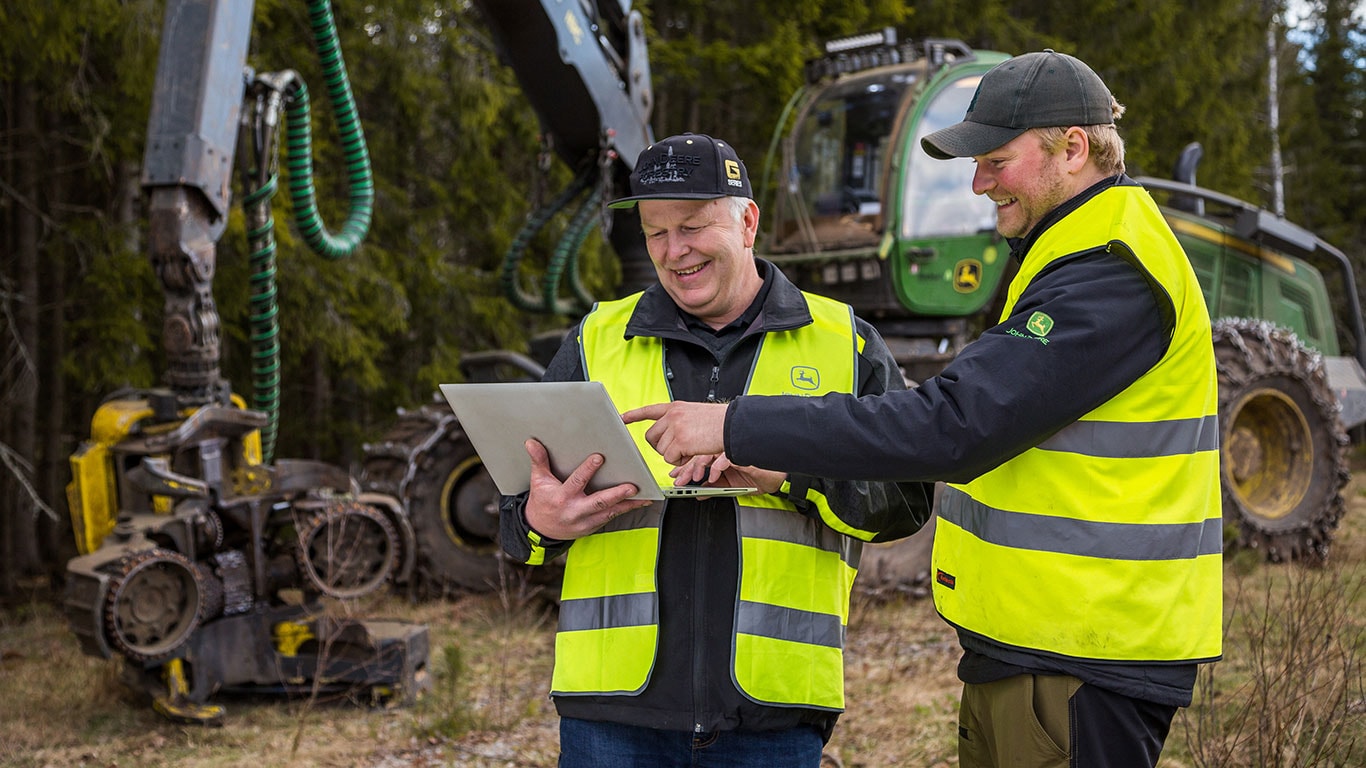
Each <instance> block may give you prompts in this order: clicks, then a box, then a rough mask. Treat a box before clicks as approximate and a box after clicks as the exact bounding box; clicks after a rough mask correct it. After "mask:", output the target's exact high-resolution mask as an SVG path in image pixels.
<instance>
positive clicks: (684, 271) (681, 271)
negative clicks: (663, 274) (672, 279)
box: [674, 262, 707, 277]
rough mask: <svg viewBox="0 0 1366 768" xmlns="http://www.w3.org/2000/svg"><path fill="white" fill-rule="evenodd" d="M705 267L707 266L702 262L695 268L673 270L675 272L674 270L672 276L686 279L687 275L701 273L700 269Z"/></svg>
mask: <svg viewBox="0 0 1366 768" xmlns="http://www.w3.org/2000/svg"><path fill="white" fill-rule="evenodd" d="M705 266H707V265H706V263H705V262H703V263H701V264H698V265H697V266H695V267H689V268H688V269H675V270H674V274H675V275H678V276H679V277H687V276H688V275H695V274H697V273H698V272H701V271H702V268H703V267H705Z"/></svg>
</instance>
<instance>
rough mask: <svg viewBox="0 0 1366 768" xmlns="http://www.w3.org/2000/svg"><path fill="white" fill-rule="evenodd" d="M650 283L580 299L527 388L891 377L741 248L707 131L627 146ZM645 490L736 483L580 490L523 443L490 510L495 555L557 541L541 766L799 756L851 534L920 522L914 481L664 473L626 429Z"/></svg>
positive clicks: (751, 217) (878, 380)
mask: <svg viewBox="0 0 1366 768" xmlns="http://www.w3.org/2000/svg"><path fill="white" fill-rule="evenodd" d="M630 192H631V194H630V196H629V197H625V198H622V199H620V200H616V201H614V202H612V203H611V205H612V206H613V207H628V206H637V205H638V206H639V212H640V221H641V226H642V229H643V231H644V235H645V241H646V245H647V248H648V250H649V253H650V258H651V260H652V261H653V262H654V266H655V271H656V273H657V274H658V277H659V283H658V284H657V285H652V286H650V287H649V288H647V289H646V290H645V291H643V292H641V293H637V294H635V295H632V296H628V297H626V298H624V299H620V300H617V301H610V302H599V303H598V304H597V305H596V306H595V307H594V308H593V310H592V311H591V312H590V313H589V314H588V315H587V316H585V317H584V318H583V320H582V321H581V322H580V323H579V326H578V327H577V328H576V329H575V331H574V332H572V333H570V334H568V335H567V336H566V338H565V340H564V344H563V346H561V348H560V350H559V352H558V353H557V354H556V356H555V358H554V359H553V360H552V361H551V363H550V365H549V367H548V368H547V369H546V374H545V377H544V378H545V380H547V381H574V380H596V381H602V382H603V383H604V384H605V385H606V386H607V390H608V392H609V393H610V394H611V396H612V399H613V401H614V402H615V403H616V405H617V407H618V408H619V409H622V410H625V409H627V408H634V407H638V406H641V405H645V404H648V403H654V402H659V401H662V400H689V401H695V402H712V403H718V402H725V401H726V400H729V399H731V398H734V397H736V396H738V395H742V394H746V393H761V394H778V393H795V394H799V395H806V396H817V395H821V394H824V393H826V392H845V393H850V394H851V395H876V394H881V393H883V392H886V391H891V390H900V389H904V387H905V384H904V381H903V379H902V377H901V374H900V372H899V369H898V367H897V364H896V361H895V360H894V359H893V358H892V355H891V353H890V351H889V350H888V349H887V346H886V344H885V343H884V342H883V340H882V339H881V338H880V337H879V336H878V334H877V332H876V331H874V330H873V328H872V327H871V326H870V325H868V324H867V323H866V322H864V321H862V320H860V319H857V318H855V317H854V314H853V311H852V310H851V309H850V308H849V307H848V306H847V305H844V304H841V303H838V302H835V301H832V300H830V299H826V298H823V297H820V296H815V295H812V294H807V293H804V292H802V291H800V290H798V289H797V288H796V287H795V286H793V285H792V283H790V282H789V281H788V280H787V278H786V277H784V276H783V274H782V273H781V272H780V271H779V270H778V269H777V268H776V267H774V266H773V265H772V264H770V263H768V262H765V261H762V260H759V259H756V258H755V256H754V252H753V246H754V238H755V236H756V234H757V232H758V226H759V207H758V205H756V204H755V202H754V200H753V199H752V193H751V192H750V183H749V177H748V174H747V173H746V171H745V166H744V164H742V163H741V162H740V159H739V158H738V157H737V156H736V154H735V151H734V149H732V148H731V147H730V145H728V144H726V143H725V142H722V141H718V140H716V139H713V138H711V137H710V136H705V135H702V134H683V135H681V136H674V137H671V138H668V139H664V140H663V141H660V142H657V143H656V144H654V145H652V146H650V147H649V148H648V149H646V151H645V152H644V153H642V154H641V156H640V157H639V158H638V159H637V162H636V166H635V171H634V172H633V173H632V175H631V179H630ZM633 431H634V433H635V437H636V441H637V443H638V444H639V445H640V447H641V449H642V453H643V454H645V455H646V456H647V457H648V463H649V464H650V465H651V469H652V470H653V471H654V474H655V477H656V479H657V480H658V481H659V482H660V483H661V484H662V485H672V484H679V485H685V484H706V485H725V486H748V487H752V488H757V489H758V491H757V492H756V493H752V494H750V495H744V496H738V497H731V498H710V499H693V498H688V499H674V500H669V501H667V502H655V503H648V502H644V503H642V502H640V501H634V500H631V499H630V496H632V495H634V494H635V492H636V488H635V487H634V486H632V485H629V484H628V485H621V486H616V487H614V488H610V489H607V490H602V491H598V492H596V493H585V488H586V485H587V482H588V480H589V478H590V477H591V476H592V475H593V473H594V472H595V471H596V469H597V468H598V467H599V466H600V463H601V459H600V457H597V456H594V457H593V458H591V459H590V460H588V461H586V462H585V463H584V464H583V465H582V466H580V467H579V468H578V469H576V470H575V471H574V472H573V473H572V474H571V475H570V476H569V477H567V478H559V477H556V476H555V475H553V474H552V473H551V471H550V468H549V466H548V462H547V458H546V453H545V449H544V447H542V446H541V445H540V444H539V443H537V442H536V441H534V440H532V441H528V443H527V452H528V454H529V456H530V457H531V464H532V470H531V490H530V492H529V493H528V494H526V495H523V496H519V497H508V498H506V499H505V500H504V503H503V507H502V537H501V538H502V544H503V548H504V550H505V551H506V552H507V553H508V554H509V555H511V556H512V557H513V558H514V559H515V560H518V561H520V562H524V563H529V564H540V563H545V562H548V561H550V560H551V559H552V558H554V557H556V556H558V555H560V554H562V553H563V554H564V556H565V574H564V586H563V589H562V591H561V602H560V613H559V632H558V633H557V635H556V639H555V670H554V674H553V677H552V680H551V695H552V697H553V698H554V701H555V706H556V709H557V710H558V711H559V713H560V716H561V719H560V748H561V755H560V759H559V765H560V767H561V768H588V767H589V766H592V768H613V767H616V766H620V767H623V768H624V767H626V766H652V767H653V766H664V767H667V766H737V767H739V768H744V767H745V766H774V765H781V766H807V767H809V768H817V766H818V765H819V764H820V761H821V752H822V748H823V746H824V744H825V742H826V741H827V740H828V739H829V737H830V734H831V731H832V730H833V728H834V725H835V720H836V718H837V717H838V716H839V713H840V712H841V711H842V710H843V707H844V677H843V666H844V657H843V648H844V636H845V628H846V624H847V622H848V616H849V596H850V589H851V587H852V583H853V580H854V576H855V574H856V573H857V570H858V564H859V554H860V551H861V547H862V543H863V542H865V541H884V540H888V539H893V538H899V537H902V536H906V535H909V534H911V533H913V532H914V531H916V530H917V529H919V528H920V526H922V525H923V524H924V523H925V521H926V520H927V519H928V518H929V513H930V498H931V495H932V491H933V489H932V487H930V486H929V485H927V484H922V483H915V482H912V483H882V482H868V481H863V480H852V481H838V482H837V481H829V480H825V479H823V478H821V477H819V476H809V475H800V474H790V473H784V472H770V471H764V470H759V469H755V468H752V467H741V466H734V465H732V464H731V463H730V462H729V461H726V460H725V459H718V460H716V461H715V463H714V464H713V463H712V462H711V461H710V459H712V458H714V457H699V458H698V459H696V460H694V461H693V462H691V463H690V464H689V465H688V466H686V467H682V468H679V469H675V468H673V467H671V466H670V465H669V464H667V463H665V462H664V461H663V460H662V459H660V457H659V456H658V454H656V453H655V452H654V451H653V450H650V447H649V445H648V444H646V442H645V440H644V437H643V432H644V425H639V426H638V427H636V428H634V429H633Z"/></svg>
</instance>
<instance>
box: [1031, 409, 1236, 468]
mask: <svg viewBox="0 0 1366 768" xmlns="http://www.w3.org/2000/svg"><path fill="white" fill-rule="evenodd" d="M1038 447H1039V449H1040V450H1043V451H1062V452H1065V453H1077V454H1081V455H1083V456H1098V457H1101V458H1110V459H1141V458H1148V457H1153V456H1182V455H1185V454H1190V453H1199V452H1201V451H1215V450H1218V449H1219V417H1218V416H1215V415H1210V416H1205V417H1203V418H1198V419H1176V420H1172V421H1152V422H1122V421H1077V422H1073V423H1072V424H1069V425H1068V426H1067V427H1065V428H1063V429H1062V430H1060V431H1059V432H1058V433H1057V434H1056V435H1053V436H1052V437H1050V438H1048V439H1047V440H1045V441H1043V442H1042V443H1040V444H1039V446H1038Z"/></svg>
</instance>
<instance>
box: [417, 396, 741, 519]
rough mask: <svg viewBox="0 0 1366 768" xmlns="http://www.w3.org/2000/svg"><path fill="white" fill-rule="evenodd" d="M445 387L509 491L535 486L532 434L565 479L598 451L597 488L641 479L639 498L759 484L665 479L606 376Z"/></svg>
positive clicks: (732, 491)
mask: <svg viewBox="0 0 1366 768" xmlns="http://www.w3.org/2000/svg"><path fill="white" fill-rule="evenodd" d="M441 394H442V395H444V396H445V397H446V402H448V403H450V406H451V410H453V411H455V415H456V417H457V418H459V419H460V426H461V427H463V428H464V430H465V434H466V436H468V437H469V439H470V443H472V444H473V445H474V450H475V451H476V452H477V453H478V454H479V458H480V459H482V460H483V462H484V468H485V469H486V470H488V473H489V476H490V477H492V478H493V482H494V484H496V485H497V486H498V492H499V493H501V494H503V495H504V496H515V495H517V494H519V493H523V492H525V491H527V490H528V489H529V488H530V487H531V458H530V457H529V456H527V453H526V446H525V443H526V440H527V438H529V437H534V438H536V439H537V440H539V441H540V442H541V444H542V445H544V446H545V447H546V452H547V453H548V454H549V456H550V470H551V472H553V473H554V474H555V476H556V477H558V478H560V479H564V478H566V477H568V476H569V474H570V473H571V472H573V471H574V470H575V469H576V468H577V467H578V466H579V465H580V464H582V463H583V461H584V459H586V458H588V457H589V456H590V455H591V454H594V453H600V454H602V456H603V458H604V459H605V461H604V462H603V465H602V467H601V468H600V469H599V470H598V471H597V473H596V474H594V475H593V479H592V481H591V482H590V483H589V485H588V490H589V492H593V491H600V490H602V489H604V488H610V487H612V486H614V485H620V484H621V483H634V484H635V486H636V487H637V488H639V489H640V492H639V493H637V494H636V495H635V496H633V497H632V498H636V499H651V500H658V499H666V498H668V499H673V498H686V497H705V496H744V495H747V494H751V493H756V492H757V491H758V490H759V489H757V488H751V487H723V486H701V485H684V486H675V485H667V486H661V485H659V481H657V480H656V479H655V478H654V475H652V474H650V468H649V466H648V465H646V463H645V457H644V456H642V455H641V454H640V449H639V448H637V447H636V443H635V441H634V440H632V439H631V433H630V431H629V430H627V428H626V425H625V424H623V423H622V421H621V413H620V412H619V411H617V407H616V406H615V405H614V404H613V403H612V398H611V397H610V396H609V395H608V394H607V388H606V387H604V386H603V384H602V382H600V381H554V382H550V381H547V382H540V381H516V382H493V383H474V384H442V385H441Z"/></svg>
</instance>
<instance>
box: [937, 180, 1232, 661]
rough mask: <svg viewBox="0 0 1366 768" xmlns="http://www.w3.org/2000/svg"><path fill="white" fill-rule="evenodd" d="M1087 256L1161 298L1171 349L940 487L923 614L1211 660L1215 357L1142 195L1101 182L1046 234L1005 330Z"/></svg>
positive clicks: (1064, 640) (1030, 326) (1055, 640)
mask: <svg viewBox="0 0 1366 768" xmlns="http://www.w3.org/2000/svg"><path fill="white" fill-rule="evenodd" d="M1097 247H1105V248H1108V250H1109V252H1110V253H1113V254H1116V255H1119V256H1121V257H1122V258H1125V259H1126V260H1128V261H1130V262H1131V263H1133V264H1134V265H1135V266H1136V267H1137V268H1138V269H1140V270H1143V271H1145V272H1146V273H1147V274H1148V275H1150V276H1151V278H1152V279H1153V280H1154V281H1155V282H1156V283H1157V284H1158V285H1159V286H1160V287H1161V288H1162V289H1163V290H1165V291H1166V293H1167V295H1168V296H1170V297H1171V300H1172V303H1173V305H1174V308H1175V313H1176V317H1175V331H1174V334H1173V338H1172V340H1171V344H1170V346H1169V348H1168V349H1167V352H1166V354H1165V355H1164V356H1163V357H1162V359H1161V360H1160V361H1158V363H1157V364H1156V365H1155V366H1154V367H1153V368H1152V369H1151V370H1149V371H1148V372H1147V373H1146V374H1144V375H1143V376H1142V377H1140V378H1139V379H1138V380H1137V381H1135V382H1134V383H1133V384H1131V385H1130V386H1129V387H1128V388H1126V389H1125V390H1124V391H1123V392H1120V393H1119V394H1118V395H1116V396H1115V397H1113V398H1111V399H1110V400H1109V401H1107V402H1106V403H1104V404H1102V405H1101V406H1099V407H1098V408H1096V409H1095V410H1093V411H1091V412H1090V413H1088V414H1086V415H1085V416H1083V417H1082V418H1081V419H1079V420H1078V421H1076V422H1075V423H1073V424H1070V425H1068V426H1067V427H1065V428H1063V429H1062V430H1061V431H1060V432H1058V433H1057V434H1055V435H1054V436H1052V437H1050V438H1049V439H1048V440H1046V441H1044V442H1043V443H1041V444H1039V445H1037V446H1035V447H1033V448H1030V449H1029V450H1027V451H1025V452H1024V453H1022V454H1020V455H1019V456H1017V457H1015V458H1013V459H1011V460H1009V461H1007V462H1006V463H1004V464H1002V465H1001V466H999V467H997V468H995V469H993V470H991V471H989V472H987V473H985V474H983V475H981V476H980V477H978V478H976V479H974V480H972V481H971V482H968V483H965V484H961V485H958V484H950V485H949V487H948V488H947V489H946V491H945V493H944V495H943V498H942V500H941V507H940V510H939V513H940V516H939V519H938V522H937V523H936V527H935V538H934V555H933V558H934V560H933V562H934V574H935V581H934V602H935V608H936V609H937V610H938V611H939V613H940V615H942V616H943V617H944V618H945V619H946V620H947V621H949V622H950V623H951V624H954V625H955V626H958V627H961V628H963V629H965V630H968V631H969V632H973V633H976V634H978V635H981V636H983V637H986V638H989V639H991V640H993V641H995V642H997V643H1001V644H1004V645H1006V646H1013V647H1017V648H1022V649H1027V650H1030V651H1033V652H1037V653H1043V654H1051V655H1058V656H1063V657H1071V658H1077V659H1085V660H1104V661H1132V662H1165V661H1174V662H1175V661H1181V662H1186V661H1201V660H1210V659H1215V658H1218V657H1219V655H1220V653H1221V634H1222V633H1221V626H1222V619H1223V611H1222V600H1223V594H1222V584H1223V582H1222V568H1221V562H1222V553H1223V545H1222V541H1223V540H1222V530H1223V519H1222V514H1221V507H1220V493H1219V444H1218V442H1219V437H1218V435H1219V429H1218V407H1219V400H1218V393H1217V377H1216V373H1215V363H1214V347H1213V343H1212V341H1211V337H1210V320H1209V313H1208V311H1207V309H1206V307H1205V301H1204V297H1203V296H1202V295H1201V292H1200V286H1199V284H1198V283H1197V282H1196V277H1195V273H1194V272H1193V271H1192V269H1191V266H1190V263H1189V261H1188V260H1187V259H1186V257H1185V254H1184V252H1183V251H1182V250H1181V246H1180V245H1179V244H1178V243H1177V241H1176V238H1175V237H1174V236H1173V235H1172V233H1171V230H1170V229H1169V228H1168V227H1167V225H1166V223H1165V222H1164V221H1163V219H1162V216H1161V214H1160V212H1159V211H1158V209H1157V207H1156V206H1155V205H1154V204H1153V202H1152V199H1151V198H1150V197H1149V196H1148V193H1147V192H1146V191H1145V190H1143V189H1142V188H1139V187H1129V186H1122V187H1112V188H1110V189H1107V190H1105V191H1103V192H1101V193H1100V194H1098V195H1096V196H1095V197H1093V198H1092V199H1091V200H1089V201H1087V202H1086V203H1084V204H1083V205H1082V206H1081V207H1080V208H1078V209H1077V210H1076V212H1074V213H1072V214H1070V215H1069V216H1067V218H1066V219H1064V220H1063V221H1062V222H1060V223H1059V224H1056V225H1054V226H1053V227H1052V228H1050V229H1049V230H1048V231H1047V232H1045V233H1044V234H1043V235H1042V236H1041V237H1040V238H1039V239H1038V241H1037V242H1036V243H1035V245H1034V247H1033V248H1032V249H1031V250H1030V252H1029V255H1028V256H1027V257H1026V259H1025V262H1024V264H1023V265H1022V267H1021V270H1020V273H1019V274H1018V275H1017V276H1016V278H1015V279H1014V281H1013V282H1012V283H1011V286H1010V290H1009V292H1008V295H1007V300H1006V304H1005V309H1004V311H1003V312H1002V313H1001V320H1002V321H1003V322H1004V321H1005V320H1007V319H1008V318H1009V317H1010V315H1011V313H1012V311H1013V309H1014V307H1015V304H1016V302H1017V301H1018V300H1019V298H1020V295H1021V294H1022V293H1023V292H1024V290H1025V289H1026V287H1027V286H1028V285H1029V283H1030V282H1031V281H1032V280H1033V279H1034V278H1035V277H1036V276H1037V275H1038V274H1039V273H1040V272H1042V271H1043V270H1044V269H1046V268H1048V266H1049V265H1051V264H1053V263H1054V262H1055V261H1056V260H1058V259H1061V258H1064V257H1066V256H1067V255H1069V254H1075V253H1078V252H1080V251H1085V250H1089V249H1094V248H1097ZM1035 315H1036V316H1032V317H1030V318H1027V319H1026V320H1025V322H1024V325H1023V326H1022V327H1020V328H1016V329H1013V332H1015V333H1018V334H1020V335H1025V336H1032V337H1033V338H1034V339H1035V340H1037V341H1046V340H1047V335H1048V333H1049V332H1050V331H1051V329H1052V323H1053V320H1052V318H1050V317H1048V316H1047V315H1042V313H1035ZM1039 346H1040V354H1045V353H1046V352H1045V351H1044V350H1045V349H1046V345H1045V344H1040V345H1039Z"/></svg>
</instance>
